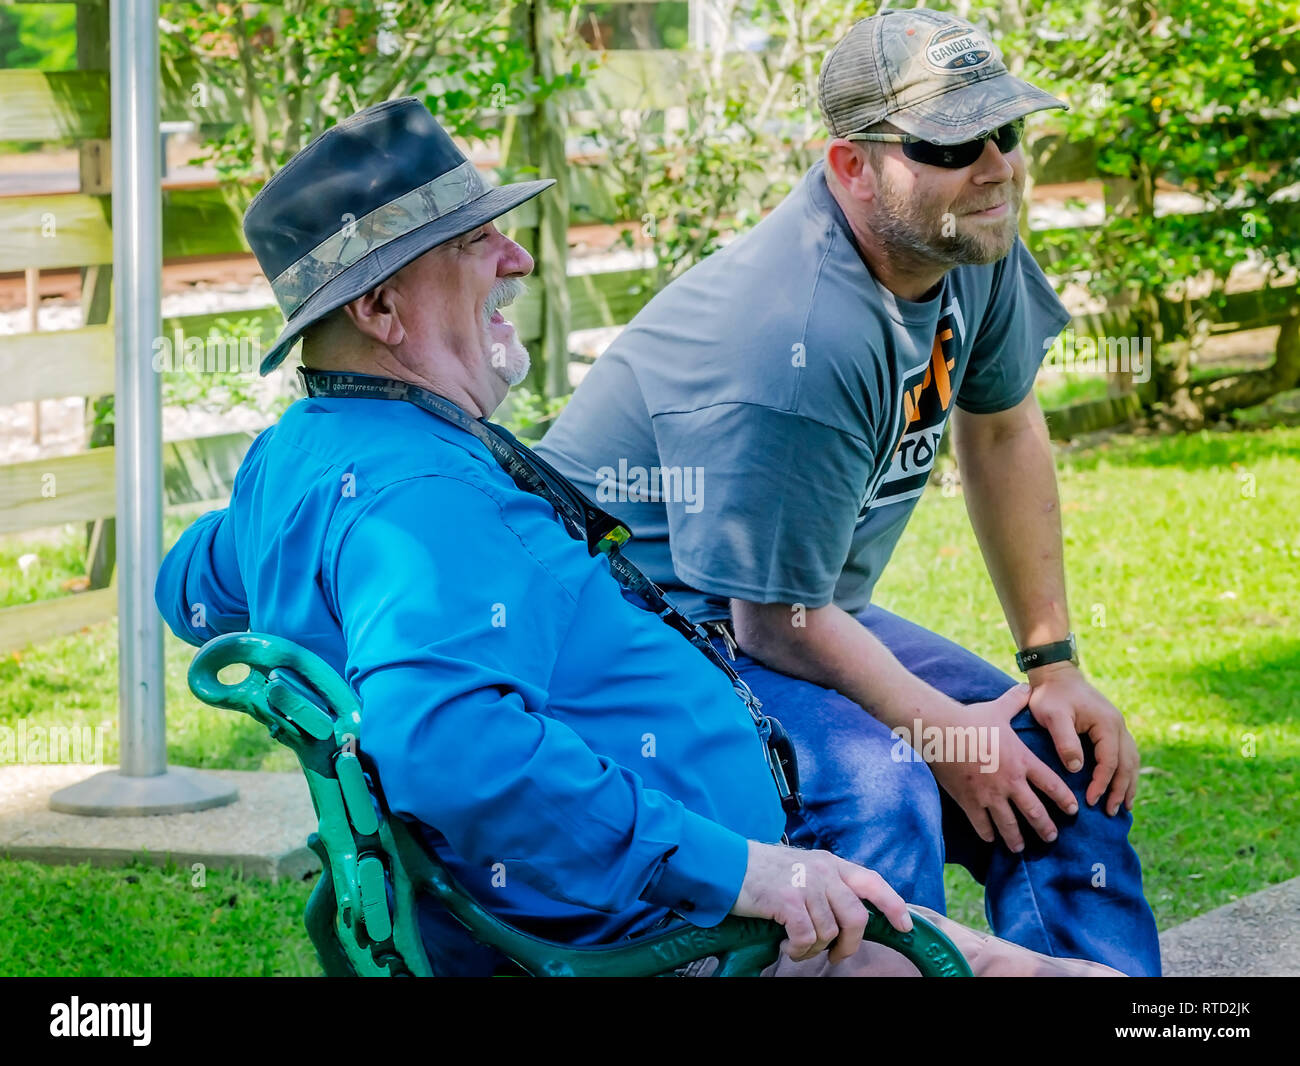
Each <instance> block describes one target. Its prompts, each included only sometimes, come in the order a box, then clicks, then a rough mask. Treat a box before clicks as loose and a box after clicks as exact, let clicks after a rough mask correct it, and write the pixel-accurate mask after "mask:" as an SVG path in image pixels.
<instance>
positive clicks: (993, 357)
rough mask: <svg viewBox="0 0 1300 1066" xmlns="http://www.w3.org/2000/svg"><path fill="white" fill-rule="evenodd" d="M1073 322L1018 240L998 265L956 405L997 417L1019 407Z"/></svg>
mask: <svg viewBox="0 0 1300 1066" xmlns="http://www.w3.org/2000/svg"><path fill="white" fill-rule="evenodd" d="M1069 321H1070V313H1069V312H1068V311H1067V310H1066V309H1065V307H1064V305H1063V304H1062V303H1061V301H1060V299H1059V298H1058V297H1057V295H1056V293H1055V292H1054V291H1053V289H1052V286H1051V283H1050V282H1049V281H1048V280H1047V277H1046V275H1044V274H1043V271H1042V268H1041V267H1039V265H1038V264H1037V263H1036V262H1035V261H1034V257H1033V256H1032V255H1030V254H1029V249H1028V248H1026V247H1025V245H1024V242H1023V241H1021V240H1019V239H1017V240H1016V243H1015V245H1014V246H1013V247H1012V249H1011V251H1010V252H1009V253H1008V254H1007V255H1006V256H1005V257H1004V258H1003V259H1002V260H1000V261H999V262H998V264H997V267H996V270H995V273H994V278H993V286H992V289H991V290H990V292H989V306H988V311H987V312H986V313H985V315H984V320H983V321H982V322H981V323H980V328H979V333H978V334H977V335H976V337H975V344H974V347H973V348H972V349H971V356H970V366H969V368H968V369H967V371H966V377H965V379H964V380H963V381H962V383H961V388H960V389H959V390H958V393H957V400H956V402H957V406H958V407H960V408H961V409H962V410H963V411H969V412H971V413H972V414H993V413H994V412H996V411H1005V410H1007V409H1008V408H1010V407H1014V406H1015V405H1016V404H1018V403H1019V402H1020V401H1021V400H1023V399H1024V398H1025V397H1026V396H1027V395H1029V390H1030V389H1032V388H1033V387H1034V378H1035V376H1036V375H1037V374H1038V368H1039V366H1040V365H1042V362H1043V357H1044V356H1045V355H1046V354H1047V352H1048V349H1050V348H1051V346H1052V342H1053V341H1054V340H1055V338H1056V336H1057V334H1059V333H1060V332H1061V330H1062V329H1064V328H1065V326H1066V324H1067V323H1068V322H1069Z"/></svg>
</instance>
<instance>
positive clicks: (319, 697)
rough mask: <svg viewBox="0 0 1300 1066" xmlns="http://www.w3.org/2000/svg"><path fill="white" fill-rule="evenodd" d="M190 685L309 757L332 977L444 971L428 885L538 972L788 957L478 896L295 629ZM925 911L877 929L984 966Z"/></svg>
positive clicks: (324, 949)
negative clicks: (627, 931) (593, 937)
mask: <svg viewBox="0 0 1300 1066" xmlns="http://www.w3.org/2000/svg"><path fill="white" fill-rule="evenodd" d="M240 664H242V665H245V666H247V667H248V668H249V669H248V675H247V676H246V677H245V678H243V680H241V681H238V682H235V683H231V684H226V683H224V682H222V681H221V680H219V678H218V676H217V675H218V674H219V673H220V672H221V671H222V670H224V669H226V668H227V667H231V666H237V665H240ZM189 684H190V689H191V690H192V691H193V692H194V694H195V695H196V696H197V697H198V698H199V699H201V700H203V701H204V702H205V703H208V704H210V705H212V706H214V707H224V708H227V709H230V710H236V711H243V712H244V713H245V714H248V715H250V716H252V717H253V718H255V719H256V720H257V721H258V722H260V723H261V724H262V725H263V726H265V727H266V728H267V729H268V730H269V731H270V734H271V736H272V737H274V738H275V739H276V740H278V741H280V743H282V744H285V745H287V746H288V747H289V748H291V749H292V750H293V752H294V754H295V755H297V757H298V762H299V764H300V765H301V766H302V770H303V773H304V774H305V775H306V776H307V785H308V787H309V789H310V790H311V799H312V805H313V806H314V807H315V809H316V816H317V818H318V819H319V825H318V828H317V831H316V832H315V833H313V834H311V836H310V837H309V838H308V841H307V843H308V845H309V846H310V847H311V848H312V850H313V851H315V852H316V854H317V855H318V856H319V857H320V860H321V864H322V866H323V871H322V874H321V877H320V879H319V880H318V881H317V883H316V887H315V888H314V889H313V890H312V894H311V898H310V899H309V900H308V902H307V911H306V916H305V918H306V925H307V932H308V935H309V936H310V937H311V940H312V943H313V944H314V945H315V948H316V953H317V956H318V957H319V959H320V962H321V965H322V967H323V968H324V970H325V973H326V974H328V975H329V976H332V977H345V976H360V977H385V976H387V977H398V976H416V977H428V976H432V975H433V967H432V966H431V965H430V961H429V957H428V955H427V954H426V952H425V947H424V943H423V941H422V939H421V937H420V932H419V923H418V911H417V899H418V898H419V897H420V896H421V895H423V894H427V895H429V896H432V897H433V898H434V899H436V900H437V901H438V902H439V903H440V904H441V905H442V906H443V907H444V908H446V910H447V911H448V912H449V913H450V914H451V915H452V916H453V917H454V918H455V919H456V920H457V921H459V922H460V923H461V924H462V925H464V926H465V928H466V929H467V930H468V931H469V933H470V935H471V936H472V937H473V938H474V939H475V940H476V941H478V942H479V943H481V944H485V945H488V946H490V947H493V948H496V949H497V950H498V951H500V952H501V953H502V954H503V955H505V956H506V957H507V958H508V959H510V960H512V961H513V962H514V963H515V964H516V965H517V966H518V967H519V968H520V969H521V970H523V971H524V972H525V973H528V974H532V975H534V976H578V977H648V976H653V975H659V974H668V973H671V972H673V971H674V970H677V969H678V968H680V967H682V966H685V965H686V964H688V963H690V962H693V961H695V960H698V959H704V958H708V957H710V956H714V957H716V958H717V959H718V966H717V967H716V969H715V970H714V971H713V975H714V976H754V975H757V974H758V973H759V972H760V971H761V970H762V969H763V968H764V967H766V966H767V965H769V964H770V963H771V962H773V961H774V960H775V959H776V955H777V950H778V948H779V945H780V943H781V941H782V940H783V939H784V937H785V932H784V930H783V929H782V927H781V926H780V925H778V924H777V923H775V922H770V921H766V920H762V919H757V918H739V917H735V916H732V917H728V918H726V919H725V920H724V921H722V922H721V923H720V924H719V925H717V926H715V927H714V928H712V929H700V928H697V927H694V926H687V927H686V928H683V929H676V930H673V931H670V932H665V933H659V934H653V935H647V936H645V937H642V938H639V939H637V940H635V941H632V942H629V943H627V944H619V945H613V946H602V947H571V946H569V945H566V944H559V943H552V942H549V941H546V940H542V939H539V938H538V937H534V936H531V935H529V934H528V933H525V932H522V931H520V930H518V929H515V928H513V927H512V926H510V925H507V924H506V923H505V922H503V921H501V920H500V919H498V918H496V917H494V916H493V915H492V914H491V913H489V912H488V911H487V910H485V909H484V908H483V907H481V906H480V905H479V904H478V903H477V902H475V900H474V899H473V898H472V897H471V896H470V895H469V894H468V893H467V892H466V891H465V890H464V889H463V888H461V886H460V885H459V884H458V883H457V882H456V880H455V878H454V877H452V875H451V873H450V871H449V870H448V869H447V867H446V866H445V865H443V863H442V862H441V861H440V860H439V859H438V857H437V856H436V855H435V854H433V853H432V852H431V851H430V850H429V849H428V848H427V847H426V846H425V843H424V841H423V840H422V838H421V837H420V836H419V835H418V833H417V832H416V831H414V830H413V828H412V827H411V826H410V825H409V824H408V823H407V822H406V821H405V820H404V819H402V818H400V817H393V816H392V815H391V814H390V812H389V810H388V806H387V804H386V803H385V801H384V797H383V791H382V788H381V787H380V783H379V779H378V776H377V775H376V774H375V773H374V768H373V766H371V765H369V763H368V760H365V756H364V755H362V754H361V752H360V748H359V745H360V738H361V725H362V716H361V708H360V706H359V704H358V703H357V700H356V698H355V697H354V696H353V694H352V691H351V689H349V688H348V686H347V684H346V683H345V682H344V681H343V679H342V678H340V677H339V676H338V674H337V673H335V672H334V670H333V669H331V668H330V666H329V665H328V664H327V663H325V662H324V660H322V659H320V658H319V657H318V656H316V655H314V654H313V653H311V652H309V651H307V650H306V649H304V648H301V647H299V646H298V645H297V644H294V643H293V642H292V641H289V640H285V639H284V638H282V637H275V636H269V635H267V634H263V633H231V634H227V635H226V636H222V637H218V638H216V639H215V640H211V641H209V642H208V643H207V644H205V645H204V646H203V648H202V649H200V651H199V652H198V654H197V655H196V656H195V657H194V661H193V663H192V664H191V665H190V670H189ZM363 762H365V765H364V766H363ZM367 775H368V777H369V779H368V780H367ZM389 885H391V888H392V903H391V904H390V898H389V892H388V886H389ZM912 920H913V922H914V928H913V930H912V932H910V933H899V932H898V931H897V930H896V929H894V928H893V926H891V925H890V924H889V923H888V922H887V921H886V920H885V918H884V917H883V916H881V915H880V914H879V913H877V912H876V911H874V910H873V911H872V912H871V919H870V921H869V923H868V925H867V931H866V936H867V938H868V939H870V940H874V941H878V942H880V943H882V944H885V945H888V946H889V947H891V948H894V949H895V950H897V951H899V952H900V953H902V954H903V955H904V956H906V957H907V958H908V959H910V960H911V961H912V962H913V963H914V964H915V965H916V967H917V968H918V969H919V970H920V971H921V973H922V974H924V975H926V976H931V977H969V976H971V970H970V966H969V965H968V964H967V963H966V960H965V959H964V958H963V957H962V955H961V953H960V952H959V951H958V950H957V948H956V947H955V946H954V945H953V943H952V941H951V940H949V939H948V938H947V937H946V936H944V934H943V933H941V932H940V931H939V930H938V929H937V928H935V927H934V926H933V925H932V924H930V923H929V922H927V921H925V919H923V918H922V917H920V915H916V914H913V916H912Z"/></svg>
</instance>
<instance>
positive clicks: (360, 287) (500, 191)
mask: <svg viewBox="0 0 1300 1066" xmlns="http://www.w3.org/2000/svg"><path fill="white" fill-rule="evenodd" d="M554 184H555V179H554V178H543V179H541V180H540V181H519V182H515V183H513V184H511V185H499V186H497V187H496V188H494V189H491V190H490V191H488V192H487V193H485V194H484V195H483V196H480V197H479V198H478V199H477V200H475V201H474V202H473V203H469V204H466V205H465V206H464V207H461V208H458V209H457V210H455V211H452V212H451V213H450V214H447V215H444V216H443V217H442V218H438V219H434V221H432V222H427V223H425V224H424V225H423V226H418V227H416V228H415V229H413V230H411V231H410V232H409V233H404V234H402V235H401V236H400V237H398V238H396V239H395V240H392V241H389V242H388V243H387V244H385V245H383V246H382V247H379V248H376V249H375V250H374V251H373V252H371V253H370V254H369V255H366V256H364V257H363V258H361V259H359V260H357V262H355V263H353V264H352V265H351V266H350V267H348V268H347V269H346V270H345V271H343V273H341V274H340V275H339V276H338V277H336V278H333V279H331V280H330V281H328V282H326V283H325V284H324V285H323V286H321V287H320V288H319V289H317V290H316V291H315V292H314V293H312V295H311V296H309V297H308V298H307V299H306V300H305V301H304V302H303V305H302V306H301V307H299V308H298V310H297V311H295V312H294V313H293V314H292V315H291V316H290V318H289V320H288V321H287V322H286V323H285V325H284V329H283V330H281V331H280V335H279V336H278V337H277V338H276V340H275V344H274V345H272V346H271V350H270V351H269V352H267V354H266V358H264V359H263V360H262V367H261V370H260V373H261V374H264V375H265V374H269V373H270V372H271V371H272V370H274V369H275V368H276V367H277V366H279V365H280V363H282V362H283V361H284V358H285V356H287V355H288V354H289V352H290V351H292V350H293V346H294V345H295V344H296V343H297V342H298V338H299V337H300V336H301V335H302V332H303V330H305V329H306V328H307V327H308V326H310V325H312V324H313V323H315V322H319V321H320V320H321V319H322V318H324V317H325V316H326V315H328V314H329V313H330V312H331V311H334V310H336V309H337V308H340V307H342V306H343V305H344V304H345V303H350V302H351V301H352V300H355V299H356V298H357V297H358V296H362V295H364V294H365V293H368V292H369V291H370V290H371V289H373V288H374V287H375V286H376V285H378V284H379V283H380V282H381V281H383V280H384V279H385V278H390V277H392V276H393V275H394V274H396V273H397V272H398V271H399V270H401V269H402V267H404V266H406V264H407V263H410V262H412V261H413V260H416V259H418V258H419V257H420V256H422V255H424V253H425V252H428V251H431V250H432V249H434V248H436V247H437V246H438V245H440V244H445V243H446V242H447V241H450V240H454V239H455V238H456V237H459V236H460V235H461V234H464V233H468V232H470V230H474V229H478V227H479V226H481V225H483V224H484V223H486V222H491V221H492V220H493V219H494V218H500V217H501V216H502V215H504V214H505V213H506V212H507V211H512V210H514V209H515V208H516V207H518V206H519V205H520V204H522V203H524V202H525V201H527V200H531V199H532V198H533V197H534V196H536V195H537V194H538V193H540V192H542V191H544V190H545V189H549V188H550V187H551V186H552V185H554Z"/></svg>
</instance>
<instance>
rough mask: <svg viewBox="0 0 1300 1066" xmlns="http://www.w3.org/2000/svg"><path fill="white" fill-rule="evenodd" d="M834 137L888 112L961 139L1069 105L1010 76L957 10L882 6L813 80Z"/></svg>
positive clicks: (908, 129) (902, 125)
mask: <svg viewBox="0 0 1300 1066" xmlns="http://www.w3.org/2000/svg"><path fill="white" fill-rule="evenodd" d="M817 97H818V103H819V105H820V107H821V112H822V117H823V118H824V119H825V120H826V125H827V127H828V128H829V129H830V131H831V135H832V136H833V137H843V136H845V135H846V134H849V133H860V132H861V131H862V130H865V129H867V127H869V126H874V125H875V124H876V123H878V122H883V121H884V120H885V119H888V120H889V121H890V122H891V123H893V124H894V125H895V126H897V127H898V128H899V129H900V130H902V131H903V132H904V133H908V134H911V135H912V136H913V137H920V138H921V139H922V140H926V141H932V142H934V143H935V144H961V143H962V142H963V141H970V140H974V139H975V138H977V137H981V136H985V135H987V134H989V133H991V132H992V131H993V130H995V129H997V128H998V127H999V126H1004V125H1006V123H1008V122H1011V121H1013V120H1014V119H1018V118H1021V117H1023V116H1025V115H1028V114H1030V113H1031V112H1034V111H1044V110H1047V109H1048V108H1061V109H1064V110H1068V109H1069V107H1068V105H1067V104H1065V103H1064V102H1062V101H1061V100H1058V99H1057V98H1056V97H1055V96H1052V95H1051V94H1050V93H1046V92H1044V91H1043V90H1042V89H1038V88H1035V87H1034V86H1033V85H1030V84H1029V82H1027V81H1022V80H1021V79H1020V78H1016V77H1013V76H1012V75H1011V74H1010V73H1009V72H1008V71H1007V68H1006V64H1005V63H1003V62H1002V55H1001V53H1000V52H999V51H998V48H997V46H996V45H995V44H994V43H993V42H992V41H991V40H989V38H988V35H987V34H985V33H984V32H983V31H982V30H980V29H978V28H976V27H975V26H973V25H971V24H970V23H969V22H967V21H965V20H964V19H960V18H957V17H956V16H955V15H948V14H945V13H943V12H941V11H930V10H927V9H925V8H917V9H914V10H889V11H882V12H880V13H879V14H877V15H872V16H871V18H867V19H863V20H862V21H861V22H858V23H857V24H855V25H854V26H853V28H852V29H850V30H849V32H848V33H847V34H845V35H844V38H843V40H841V41H840V42H839V43H838V44H837V45H836V46H835V47H834V48H832V49H831V51H830V52H829V54H828V55H827V56H826V59H825V61H824V62H823V63H822V69H821V75H820V77H819V78H818V79H817Z"/></svg>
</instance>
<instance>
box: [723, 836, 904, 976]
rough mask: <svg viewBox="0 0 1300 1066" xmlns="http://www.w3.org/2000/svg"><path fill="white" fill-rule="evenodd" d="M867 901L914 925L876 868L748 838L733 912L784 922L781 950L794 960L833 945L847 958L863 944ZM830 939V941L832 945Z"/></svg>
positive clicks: (834, 954)
mask: <svg viewBox="0 0 1300 1066" xmlns="http://www.w3.org/2000/svg"><path fill="white" fill-rule="evenodd" d="M863 900H866V901H867V902H868V903H870V904H871V905H872V906H874V907H875V908H876V909H877V910H879V911H880V913H881V914H883V915H884V916H885V918H886V919H888V921H889V923H890V924H891V925H893V926H894V928H895V929H898V930H900V931H902V932H907V931H908V930H910V929H911V928H912V919H911V916H910V915H909V914H908V912H907V904H906V903H905V902H904V901H903V898H902V897H901V896H900V895H899V894H898V893H897V892H895V891H894V890H893V889H892V888H890V887H889V885H888V884H886V883H885V879H884V878H883V877H881V876H880V875H879V874H878V873H876V872H875V871H874V870H868V869H865V868H864V867H861V866H858V865H856V864H854V863H851V862H848V861H847V860H845V859H841V858H840V857H839V856H837V855H832V854H831V853H830V852H829V851H803V850H801V849H799V848H787V847H784V846H782V845H779V844H760V843H758V842H757V841H754V840H751V841H750V842H749V865H748V867H747V868H746V870H745V880H744V882H743V883H742V884H741V886H740V895H739V896H737V897H736V903H735V905H734V906H733V907H732V908H731V913H732V914H739V915H744V916H746V917H753V918H770V919H772V920H773V921H775V922H779V923H780V924H781V925H783V926H785V931H786V936H787V938H788V939H787V940H786V942H785V944H783V945H782V946H783V948H784V950H785V953H786V954H787V955H788V956H789V957H790V958H791V959H794V960H796V961H798V960H801V959H808V958H812V957H813V956H814V955H816V954H817V953H818V952H820V951H825V950H826V949H827V948H828V947H830V949H831V955H830V957H831V961H832V962H839V961H840V960H842V959H847V958H849V957H850V956H852V955H853V954H854V952H856V951H857V950H858V947H859V946H860V945H861V944H862V934H863V932H864V931H865V929H866V925H867V917H868V913H867V908H866V907H865V906H863V903H862V901H863ZM832 944H833V946H832Z"/></svg>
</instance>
